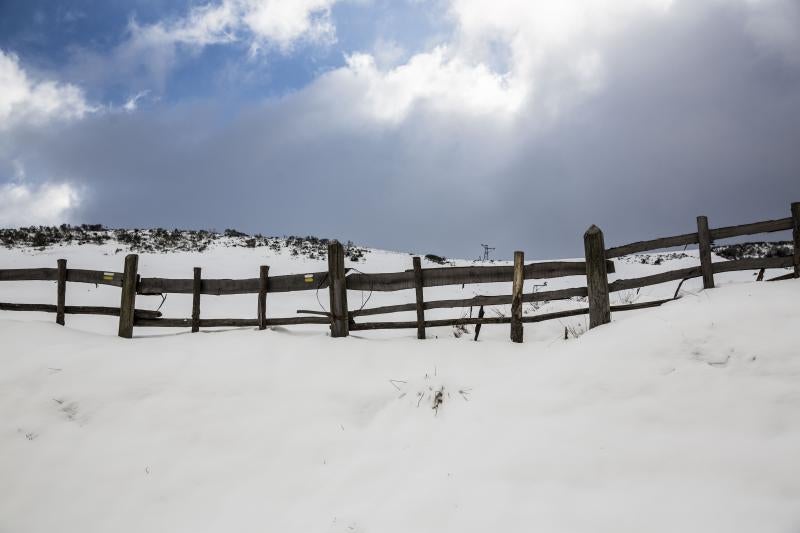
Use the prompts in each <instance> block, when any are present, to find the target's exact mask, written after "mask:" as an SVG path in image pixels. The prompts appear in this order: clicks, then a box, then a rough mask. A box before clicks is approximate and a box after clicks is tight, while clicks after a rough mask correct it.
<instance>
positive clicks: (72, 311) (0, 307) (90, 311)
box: [0, 302, 161, 326]
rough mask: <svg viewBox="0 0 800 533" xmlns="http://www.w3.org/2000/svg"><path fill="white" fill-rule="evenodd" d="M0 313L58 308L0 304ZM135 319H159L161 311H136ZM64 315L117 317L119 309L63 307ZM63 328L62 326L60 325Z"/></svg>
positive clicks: (85, 306) (53, 309)
mask: <svg viewBox="0 0 800 533" xmlns="http://www.w3.org/2000/svg"><path fill="white" fill-rule="evenodd" d="M0 311H36V312H40V313H56V312H57V311H58V306H56V305H53V304H15V303H5V302H0ZM134 312H135V313H136V318H137V319H138V318H152V319H155V318H159V317H161V311H150V310H147V309H136V310H135V311H134ZM64 313H65V314H67V315H105V316H119V307H101V306H93V305H65V306H64ZM61 325H62V326H63V324H61Z"/></svg>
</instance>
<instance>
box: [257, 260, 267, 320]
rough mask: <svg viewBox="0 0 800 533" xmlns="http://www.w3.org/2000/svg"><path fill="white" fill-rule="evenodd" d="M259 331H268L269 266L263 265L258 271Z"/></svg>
mask: <svg viewBox="0 0 800 533" xmlns="http://www.w3.org/2000/svg"><path fill="white" fill-rule="evenodd" d="M258 278H259V285H258V329H267V288H268V286H269V266H267V265H261V268H259V270H258Z"/></svg>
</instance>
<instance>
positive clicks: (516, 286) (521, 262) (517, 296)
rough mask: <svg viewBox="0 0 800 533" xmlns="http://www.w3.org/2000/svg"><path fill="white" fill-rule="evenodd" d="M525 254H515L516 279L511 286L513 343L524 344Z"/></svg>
mask: <svg viewBox="0 0 800 533" xmlns="http://www.w3.org/2000/svg"><path fill="white" fill-rule="evenodd" d="M524 267H525V254H524V253H523V252H519V251H517V252H514V278H513V282H512V285H511V341H512V342H522V336H523V328H522V287H523V286H524V284H525V272H524Z"/></svg>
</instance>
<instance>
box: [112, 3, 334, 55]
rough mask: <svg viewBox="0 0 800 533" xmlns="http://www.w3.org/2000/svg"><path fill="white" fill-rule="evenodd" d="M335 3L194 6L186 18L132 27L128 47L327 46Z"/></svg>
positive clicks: (331, 35)
mask: <svg viewBox="0 0 800 533" xmlns="http://www.w3.org/2000/svg"><path fill="white" fill-rule="evenodd" d="M335 1H336V0H222V1H221V2H220V3H209V4H205V5H202V6H196V7H193V8H192V9H190V10H189V12H188V14H187V15H186V16H184V17H181V18H178V19H176V20H171V21H160V22H157V23H155V24H150V25H146V26H140V25H139V24H137V23H136V22H135V21H132V22H131V24H130V28H129V29H130V31H131V42H130V43H128V44H127V47H128V48H130V49H132V50H136V49H140V50H141V49H149V48H152V47H163V46H167V47H170V46H174V45H187V46H193V47H204V46H208V45H212V44H221V43H231V42H239V41H245V42H249V44H250V47H251V50H257V49H260V48H262V47H264V46H271V45H275V46H277V47H279V48H280V49H283V50H287V49H289V48H291V46H292V45H293V44H294V43H295V42H296V41H298V40H308V41H312V42H327V41H330V40H331V39H332V38H333V36H334V33H335V30H334V27H333V24H332V23H331V20H330V8H331V6H332V5H333V3H334V2H335Z"/></svg>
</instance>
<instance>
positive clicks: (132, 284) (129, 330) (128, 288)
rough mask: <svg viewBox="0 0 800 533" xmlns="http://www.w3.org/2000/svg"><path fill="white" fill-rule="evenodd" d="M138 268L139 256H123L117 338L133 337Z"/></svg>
mask: <svg viewBox="0 0 800 533" xmlns="http://www.w3.org/2000/svg"><path fill="white" fill-rule="evenodd" d="M138 268H139V256H138V255H136V254H130V255H127V256H125V270H124V272H123V274H122V297H121V299H120V304H119V333H118V334H119V336H120V337H123V338H126V339H130V338H131V337H133V321H134V309H135V306H136V281H137V274H138Z"/></svg>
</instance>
